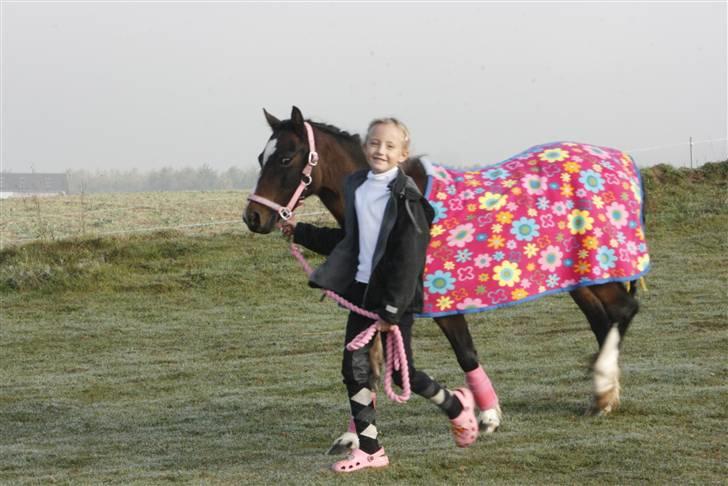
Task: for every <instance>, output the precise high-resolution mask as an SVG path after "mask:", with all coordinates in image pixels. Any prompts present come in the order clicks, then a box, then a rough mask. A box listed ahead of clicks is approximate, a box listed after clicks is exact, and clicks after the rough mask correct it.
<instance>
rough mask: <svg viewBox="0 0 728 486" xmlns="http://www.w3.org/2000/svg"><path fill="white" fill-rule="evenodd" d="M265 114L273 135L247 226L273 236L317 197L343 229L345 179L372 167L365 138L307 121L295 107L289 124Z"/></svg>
mask: <svg viewBox="0 0 728 486" xmlns="http://www.w3.org/2000/svg"><path fill="white" fill-rule="evenodd" d="M263 113H264V114H265V118H266V120H267V122H268V125H269V126H270V128H271V130H273V134H272V135H271V136H270V138H269V139H268V142H267V143H266V145H265V148H264V149H263V151H262V152H261V153H260V155H258V162H259V163H260V175H259V176H258V182H257V184H256V187H255V191H254V192H253V194H252V195H251V196H249V197H248V199H249V203H248V206H247V207H246V208H245V211H244V212H243V221H245V224H247V225H248V228H250V230H251V231H253V232H255V233H261V234H266V233H270V231H271V230H272V229H273V227H274V225H275V223H276V222H277V221H278V220H279V218H284V219H287V218H289V217H290V216H291V212H292V210H293V209H294V208H295V207H296V205H297V203H298V202H299V199H300V200H302V199H305V198H306V197H308V196H310V195H312V194H315V195H317V196H318V197H319V198H320V199H321V202H322V203H323V204H324V206H325V207H326V208H327V209H328V210H329V211H330V212H331V213H332V214H333V216H334V218H336V220H337V221H338V222H339V224H342V223H343V218H344V197H343V190H342V187H343V181H344V178H345V177H346V176H347V175H348V174H350V173H351V172H353V171H355V170H358V169H362V168H366V167H367V163H366V159H365V157H364V151H363V149H362V146H361V139H360V138H359V136H358V135H351V134H349V133H347V132H345V131H342V130H340V129H338V128H337V127H335V126H333V125H326V124H323V123H314V122H310V121H306V120H304V118H303V115H302V114H301V110H299V109H298V108H297V107H295V106H294V107H293V108H292V109H291V118H290V119H289V120H283V121H281V120H279V119H277V118H276V117H274V116H273V115H271V114H270V113H268V112H267V111H266V110H263ZM319 160H320V161H321V163H320V164H319V163H318V161H319ZM314 169H315V170H314Z"/></svg>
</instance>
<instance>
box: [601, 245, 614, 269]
mask: <svg viewBox="0 0 728 486" xmlns="http://www.w3.org/2000/svg"><path fill="white" fill-rule="evenodd" d="M597 261H598V262H599V266H600V267H602V268H603V269H605V270H609V269H610V268H614V266H615V262H616V261H617V257H616V256H615V255H614V250H613V249H611V248H609V247H608V246H600V247H599V249H598V250H597Z"/></svg>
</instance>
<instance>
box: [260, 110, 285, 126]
mask: <svg viewBox="0 0 728 486" xmlns="http://www.w3.org/2000/svg"><path fill="white" fill-rule="evenodd" d="M263 113H265V119H266V121H268V126H270V127H271V128H272V129H273V130H275V129H276V127H277V126H278V125H280V124H281V121H280V120H279V119H278V118H276V117H274V116H273V115H271V114H270V113H268V111H267V110H266V109H265V108H263Z"/></svg>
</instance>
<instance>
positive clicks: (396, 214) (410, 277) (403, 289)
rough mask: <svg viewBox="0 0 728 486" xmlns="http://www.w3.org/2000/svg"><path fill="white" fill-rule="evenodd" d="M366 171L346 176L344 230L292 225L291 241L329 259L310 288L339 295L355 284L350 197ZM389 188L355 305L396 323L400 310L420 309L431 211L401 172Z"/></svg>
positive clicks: (355, 244)
mask: <svg viewBox="0 0 728 486" xmlns="http://www.w3.org/2000/svg"><path fill="white" fill-rule="evenodd" d="M368 172H369V171H368V170H361V171H358V172H355V173H353V174H351V175H350V176H348V177H347V178H346V181H345V185H344V188H345V190H344V198H345V201H344V202H345V209H344V228H318V227H316V226H313V225H310V224H306V223H298V224H297V225H296V230H295V232H294V235H293V241H294V242H295V243H299V244H301V245H303V246H305V247H306V248H308V249H310V250H313V251H315V252H317V253H320V254H322V255H328V258H327V259H326V261H325V262H324V263H323V264H322V265H321V266H320V267H318V268H317V269H316V270H315V271H314V272H313V273H312V274H311V277H310V279H309V285H310V286H311V287H315V288H325V289H330V290H333V291H334V292H336V293H338V294H343V293H344V292H346V290H347V289H348V288H349V286H350V285H351V284H352V282H353V281H354V278H355V276H356V272H357V268H358V265H359V225H358V222H357V217H356V208H355V206H354V194H355V192H356V189H357V188H358V187H359V186H360V185H362V184H363V183H364V181H366V178H367V173H368ZM389 188H390V198H389V201H387V205H386V207H385V209H384V217H383V218H382V226H381V229H380V230H379V237H378V238H377V244H376V248H375V250H374V255H373V257H372V274H371V276H370V278H369V284H368V286H367V291H366V293H365V294H364V301H363V302H354V303H355V304H357V305H361V306H363V307H364V308H366V309H368V310H371V311H372V312H376V313H377V314H379V316H380V317H381V318H382V319H384V320H385V321H387V322H391V323H395V324H396V323H398V322H399V320H400V319H401V317H402V315H403V314H404V313H405V312H409V313H416V312H421V311H422V298H423V287H422V273H423V271H424V267H425V253H426V250H427V245H428V243H429V241H430V224H431V222H432V220H433V218H434V211H433V209H432V207H431V206H430V205H429V203H428V202H427V200H426V199H425V198H424V197H423V196H422V193H420V191H419V189H418V188H417V186H416V185H415V183H414V181H413V180H412V179H411V178H410V177H408V176H407V175H405V174H404V172H402V170H401V169H399V170H398V172H397V177H396V178H395V179H394V180H393V181H392V182H391V183H390V184H389Z"/></svg>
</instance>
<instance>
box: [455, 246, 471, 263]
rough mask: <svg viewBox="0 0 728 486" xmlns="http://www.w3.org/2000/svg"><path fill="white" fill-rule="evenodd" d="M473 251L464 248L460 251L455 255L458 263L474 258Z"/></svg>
mask: <svg viewBox="0 0 728 486" xmlns="http://www.w3.org/2000/svg"><path fill="white" fill-rule="evenodd" d="M472 256H473V252H471V251H470V250H468V249H463V250H460V251H458V254H457V255H456V256H455V261H456V262H458V263H465V262H467V261H469V260H470V258H472Z"/></svg>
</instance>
